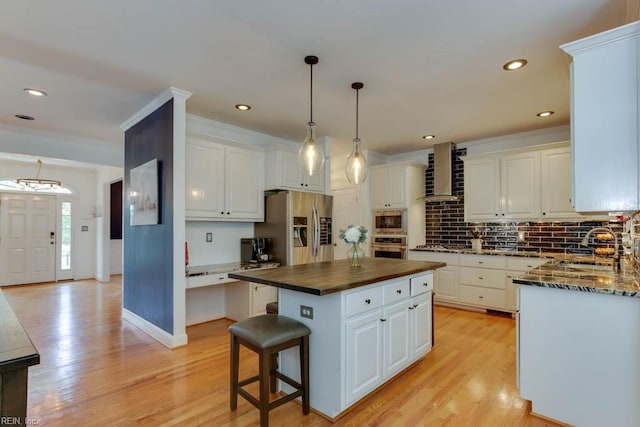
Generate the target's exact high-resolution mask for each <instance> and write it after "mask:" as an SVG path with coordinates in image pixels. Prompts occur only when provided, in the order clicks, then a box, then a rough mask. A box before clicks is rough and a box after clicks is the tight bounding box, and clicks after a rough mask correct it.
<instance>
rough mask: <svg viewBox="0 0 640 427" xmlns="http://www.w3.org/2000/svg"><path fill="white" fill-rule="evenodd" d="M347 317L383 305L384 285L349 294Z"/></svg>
mask: <svg viewBox="0 0 640 427" xmlns="http://www.w3.org/2000/svg"><path fill="white" fill-rule="evenodd" d="M346 305H347V307H346V309H347V317H349V316H353V315H354V314H359V313H364V312H365V311H368V310H372V309H374V308H377V307H380V306H382V287H377V288H372V289H364V290H362V291H357V292H354V293H352V294H348V295H347V302H346Z"/></svg>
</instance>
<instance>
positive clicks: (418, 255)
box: [409, 251, 459, 302]
mask: <svg viewBox="0 0 640 427" xmlns="http://www.w3.org/2000/svg"><path fill="white" fill-rule="evenodd" d="M409 259H412V260H416V261H432V262H444V263H446V264H447V265H446V266H445V267H440V268H438V269H436V270H434V272H433V292H434V298H435V301H436V302H456V301H458V271H459V266H458V254H457V253H444V252H425V251H409Z"/></svg>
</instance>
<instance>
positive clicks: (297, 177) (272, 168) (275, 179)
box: [265, 146, 326, 193]
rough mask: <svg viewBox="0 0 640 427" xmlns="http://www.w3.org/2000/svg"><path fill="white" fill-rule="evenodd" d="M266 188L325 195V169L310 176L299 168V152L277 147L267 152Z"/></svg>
mask: <svg viewBox="0 0 640 427" xmlns="http://www.w3.org/2000/svg"><path fill="white" fill-rule="evenodd" d="M265 158H266V169H265V171H266V188H267V189H268V190H276V189H282V190H297V191H310V192H314V193H325V189H326V186H325V175H326V174H325V169H326V162H325V167H324V168H323V169H322V170H320V171H319V173H318V174H316V175H313V176H308V175H307V174H305V173H303V172H302V170H301V169H300V167H299V166H298V150H296V149H294V148H290V147H284V146H275V147H272V148H269V149H268V150H267V152H266V156H265Z"/></svg>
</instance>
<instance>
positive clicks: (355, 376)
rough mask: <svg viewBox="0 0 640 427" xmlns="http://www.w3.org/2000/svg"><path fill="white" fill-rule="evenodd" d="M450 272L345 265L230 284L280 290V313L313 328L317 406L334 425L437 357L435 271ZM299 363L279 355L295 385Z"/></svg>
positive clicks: (289, 270)
mask: <svg viewBox="0 0 640 427" xmlns="http://www.w3.org/2000/svg"><path fill="white" fill-rule="evenodd" d="M444 266H445V264H444V263H441V262H427V261H408V260H392V259H386V258H365V259H364V261H363V263H362V268H359V269H353V268H350V266H349V263H348V262H347V260H340V261H325V262H319V263H313V264H302V265H294V266H285V267H279V268H275V269H269V270H263V271H245V272H234V273H229V277H230V278H234V279H238V280H245V281H249V282H254V283H262V284H266V285H271V286H276V287H277V288H278V310H279V314H282V315H284V316H287V317H290V318H293V319H296V320H298V321H300V322H302V323H304V324H305V325H306V326H307V327H309V328H310V329H311V335H310V344H309V350H310V361H309V364H310V366H309V368H310V373H309V377H310V383H309V384H310V399H311V407H312V408H313V409H314V410H315V411H316V412H318V413H320V414H322V415H324V416H326V417H327V418H329V419H332V420H335V419H336V418H338V417H339V416H340V414H341V413H343V412H344V411H345V410H346V409H347V408H349V407H350V406H352V405H353V404H355V403H356V402H357V401H358V400H360V399H362V398H363V397H364V396H366V395H368V394H369V393H371V392H372V391H373V390H375V389H376V388H378V387H380V386H381V385H382V384H384V383H385V382H387V381H388V380H389V379H391V378H392V377H393V376H395V375H397V374H398V373H400V372H401V371H403V370H404V369H406V368H408V367H409V366H410V365H411V364H413V363H414V362H415V361H416V360H418V359H420V358H421V357H423V356H424V355H425V354H426V353H428V352H429V351H430V350H431V346H432V343H433V329H432V328H433V317H432V313H433V311H432V290H433V271H432V270H434V269H437V268H440V267H444ZM298 363H299V359H298V350H297V349H289V350H286V351H284V352H282V353H281V355H280V368H281V370H282V372H283V373H284V374H285V375H288V376H290V377H292V378H294V379H296V380H299V365H298ZM281 387H283V389H284V390H286V391H290V390H289V389H287V388H286V387H287V386H286V384H281Z"/></svg>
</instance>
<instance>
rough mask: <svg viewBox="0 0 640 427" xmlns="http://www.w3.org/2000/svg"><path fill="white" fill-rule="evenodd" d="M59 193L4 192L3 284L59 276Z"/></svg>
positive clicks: (0, 222) (0, 211) (0, 207)
mask: <svg viewBox="0 0 640 427" xmlns="http://www.w3.org/2000/svg"><path fill="white" fill-rule="evenodd" d="M55 230H56V197H55V196H43V195H33V194H17V193H15V194H14V193H2V195H1V197H0V254H1V256H0V269H1V270H0V280H1V281H0V284H1V285H17V284H25V283H37V282H51V281H53V280H55V256H56V245H55V243H56V239H55Z"/></svg>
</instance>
